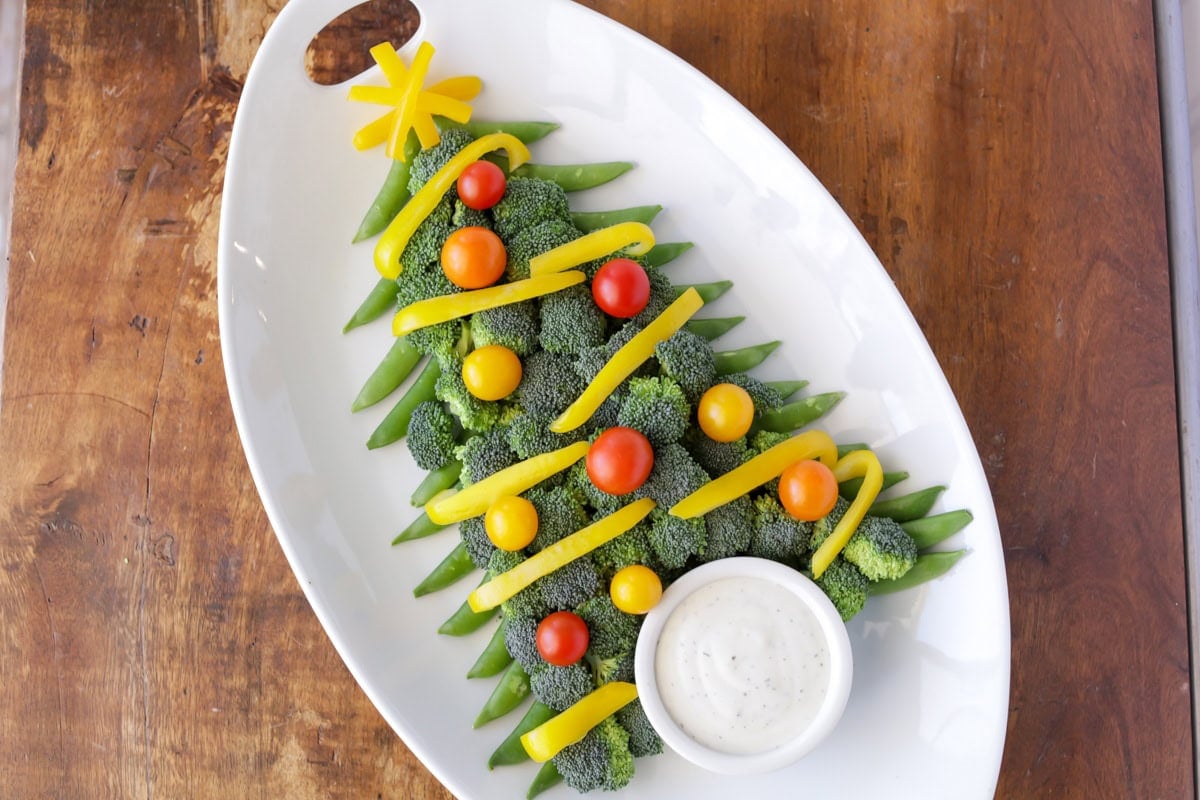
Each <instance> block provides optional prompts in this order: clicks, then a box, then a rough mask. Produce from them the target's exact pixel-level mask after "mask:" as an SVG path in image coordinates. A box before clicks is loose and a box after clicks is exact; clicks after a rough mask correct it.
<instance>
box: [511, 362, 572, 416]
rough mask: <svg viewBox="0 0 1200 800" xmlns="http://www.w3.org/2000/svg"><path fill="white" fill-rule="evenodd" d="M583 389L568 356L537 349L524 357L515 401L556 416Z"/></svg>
mask: <svg viewBox="0 0 1200 800" xmlns="http://www.w3.org/2000/svg"><path fill="white" fill-rule="evenodd" d="M583 389H584V386H583V381H582V380H580V378H579V376H578V375H577V374H576V373H575V370H574V369H573V368H572V366H571V361H570V359H568V358H567V357H566V356H560V355H556V354H554V353H547V352H546V351H544V350H540V351H538V352H536V353H534V354H533V355H531V356H529V357H528V358H526V359H525V363H524V364H523V368H522V373H521V383H520V385H519V386H517V402H518V403H520V404H521V407H522V408H523V409H524V410H525V411H527V412H530V413H533V414H547V415H552V416H555V417H557V416H558V415H559V414H561V413H562V412H563V411H565V410H566V408H567V406H569V405H571V403H573V402H575V399H576V398H577V397H579V395H580V393H581V392H583Z"/></svg>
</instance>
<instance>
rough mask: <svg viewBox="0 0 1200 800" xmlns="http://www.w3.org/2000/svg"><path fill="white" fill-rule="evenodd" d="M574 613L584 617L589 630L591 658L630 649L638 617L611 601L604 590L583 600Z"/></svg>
mask: <svg viewBox="0 0 1200 800" xmlns="http://www.w3.org/2000/svg"><path fill="white" fill-rule="evenodd" d="M575 613H576V614H578V615H579V616H581V617H583V621H584V622H586V623H587V626H588V631H589V632H590V633H591V639H590V640H589V642H588V656H589V658H590V659H600V660H604V659H608V658H614V657H616V656H620V655H624V654H625V653H632V652H633V650H634V647H635V646H636V645H637V636H638V630H639V629H640V628H641V621H640V620H639V619H638V618H637V617H635V616H633V615H632V614H626V613H625V612H624V611H622V610H620V609H619V608H617V607H616V606H615V605H613V601H612V600H611V599H610V598H609V596H608V595H607V594H599V595H596V596H595V597H592V598H591V599H589V600H587V601H585V602H584V603H582V604H580V606H579V607H578V608H576V609H575Z"/></svg>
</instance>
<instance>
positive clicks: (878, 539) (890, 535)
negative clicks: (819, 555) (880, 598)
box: [842, 517, 917, 581]
mask: <svg viewBox="0 0 1200 800" xmlns="http://www.w3.org/2000/svg"><path fill="white" fill-rule="evenodd" d="M842 556H843V557H844V558H845V559H846V560H847V561H849V562H850V563H851V564H853V565H854V566H856V567H858V568H859V570H861V571H862V573H863V574H864V575H866V576H867V579H868V580H872V581H883V580H895V579H896V578H899V577H900V576H902V575H903V574H904V573H906V572H908V571H909V570H910V569H912V568H913V564H916V563H917V545H916V543H915V542H914V541H913V539H912V537H911V536H909V535H908V532H907V531H905V530H904V528H901V527H900V523H898V522H896V521H895V520H893V519H889V518H887V517H864V518H863V521H862V522H861V523H859V526H858V530H856V531H855V532H854V535H853V536H851V537H850V541H849V542H847V543H846V547H845V548H844V549H843V550H842Z"/></svg>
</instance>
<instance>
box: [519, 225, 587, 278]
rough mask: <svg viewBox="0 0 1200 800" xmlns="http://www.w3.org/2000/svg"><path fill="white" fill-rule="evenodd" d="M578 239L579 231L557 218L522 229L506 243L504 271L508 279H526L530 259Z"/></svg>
mask: <svg viewBox="0 0 1200 800" xmlns="http://www.w3.org/2000/svg"><path fill="white" fill-rule="evenodd" d="M578 238H579V231H578V230H576V229H575V226H574V225H572V224H571V223H570V222H567V221H565V220H562V219H557V218H555V219H548V220H546V221H545V222H540V223H538V224H537V225H532V226H530V227H528V228H523V229H522V230H521V231H520V232H519V233H517V235H516V236H514V237H512V241H510V242H509V243H508V266H507V267H506V269H505V272H506V274H507V275H508V279H509V280H510V281H519V280H522V279H524V278H528V277H529V261H530V259H532V258H533V257H534V256H540V255H541V254H542V253H546V252H549V251H550V250H553V249H554V248H556V247H561V246H563V245H564V244H567V243H569V242H573V241H575V240H576V239H578Z"/></svg>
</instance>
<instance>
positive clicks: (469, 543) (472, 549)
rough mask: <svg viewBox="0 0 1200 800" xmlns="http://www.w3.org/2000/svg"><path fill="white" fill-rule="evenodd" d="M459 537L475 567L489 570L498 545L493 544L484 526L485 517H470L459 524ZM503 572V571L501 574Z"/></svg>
mask: <svg viewBox="0 0 1200 800" xmlns="http://www.w3.org/2000/svg"><path fill="white" fill-rule="evenodd" d="M458 535H459V537H460V538H461V539H462V542H463V545H465V546H466V548H467V555H469V556H470V557H471V561H472V562H474V564H475V566H477V567H479V568H480V569H487V568H488V567H489V566H490V565H491V561H492V556H493V555H494V554H495V553H496V545H494V544H492V540H491V539H490V538H489V537H488V535H487V528H486V527H484V524H483V515H482V514H481V515H480V516H478V517H468V518H467V519H464V520H463V521H462V522H460V523H458ZM497 566H499V564H497ZM514 566H515V565H514ZM503 571H504V570H501V572H503ZM496 574H499V572H498V573H496Z"/></svg>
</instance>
